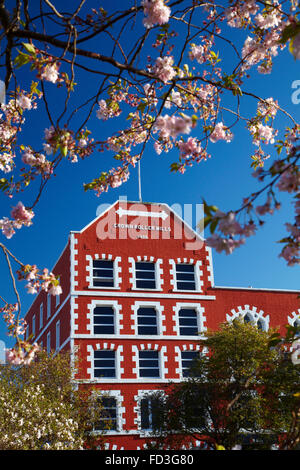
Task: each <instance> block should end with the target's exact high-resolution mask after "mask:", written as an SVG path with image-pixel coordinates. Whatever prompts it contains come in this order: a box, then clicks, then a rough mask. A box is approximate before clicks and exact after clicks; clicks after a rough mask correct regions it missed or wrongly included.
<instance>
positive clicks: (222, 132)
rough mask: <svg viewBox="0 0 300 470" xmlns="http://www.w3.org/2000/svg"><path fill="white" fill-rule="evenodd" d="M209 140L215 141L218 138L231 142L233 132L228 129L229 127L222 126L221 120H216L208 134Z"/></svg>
mask: <svg viewBox="0 0 300 470" xmlns="http://www.w3.org/2000/svg"><path fill="white" fill-rule="evenodd" d="M209 138H210V141H211V142H213V143H215V142H217V141H218V140H225V141H226V142H231V140H232V138H233V134H232V133H231V132H230V131H229V129H228V128H227V127H226V126H224V124H223V123H222V122H218V124H216V125H215V128H214V130H213V132H212V133H211V135H210V137H209Z"/></svg>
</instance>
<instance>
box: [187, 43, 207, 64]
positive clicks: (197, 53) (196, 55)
mask: <svg viewBox="0 0 300 470" xmlns="http://www.w3.org/2000/svg"><path fill="white" fill-rule="evenodd" d="M189 56H190V59H191V60H195V59H196V61H197V62H198V64H203V62H205V60H206V57H205V49H204V47H203V46H201V45H199V46H197V45H196V44H193V45H192V48H191V50H190V52H189Z"/></svg>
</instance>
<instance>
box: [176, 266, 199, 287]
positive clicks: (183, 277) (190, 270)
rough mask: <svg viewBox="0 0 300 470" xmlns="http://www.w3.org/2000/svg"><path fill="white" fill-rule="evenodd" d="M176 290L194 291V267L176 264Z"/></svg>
mask: <svg viewBox="0 0 300 470" xmlns="http://www.w3.org/2000/svg"><path fill="white" fill-rule="evenodd" d="M176 289H177V290H196V280H195V266H194V265H193V264H185V263H177V264H176Z"/></svg>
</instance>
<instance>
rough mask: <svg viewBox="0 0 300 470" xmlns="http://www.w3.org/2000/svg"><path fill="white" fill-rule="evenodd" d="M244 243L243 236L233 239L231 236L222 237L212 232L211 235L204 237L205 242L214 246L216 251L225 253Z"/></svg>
mask: <svg viewBox="0 0 300 470" xmlns="http://www.w3.org/2000/svg"><path fill="white" fill-rule="evenodd" d="M244 243H245V240H244V239H243V238H240V239H239V240H234V239H233V238H222V237H220V235H217V234H216V233H213V234H212V236H211V237H208V238H207V239H206V244H207V245H208V246H210V247H212V248H214V249H215V250H216V251H217V252H218V253H222V252H223V251H224V252H225V254H226V255H229V254H231V253H232V252H233V251H234V250H235V248H238V247H239V246H241V245H242V244H244Z"/></svg>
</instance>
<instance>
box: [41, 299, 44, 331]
mask: <svg viewBox="0 0 300 470" xmlns="http://www.w3.org/2000/svg"><path fill="white" fill-rule="evenodd" d="M43 326H44V304H41V305H40V330H41V329H42V328H43Z"/></svg>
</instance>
